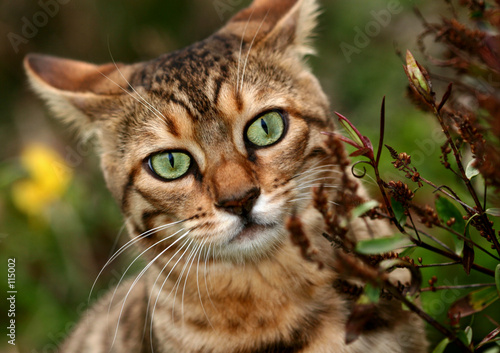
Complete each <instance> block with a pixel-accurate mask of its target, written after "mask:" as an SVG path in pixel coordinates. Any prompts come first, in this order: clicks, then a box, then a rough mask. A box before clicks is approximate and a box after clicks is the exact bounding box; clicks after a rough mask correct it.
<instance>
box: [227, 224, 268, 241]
mask: <svg viewBox="0 0 500 353" xmlns="http://www.w3.org/2000/svg"><path fill="white" fill-rule="evenodd" d="M268 228H270V227H269V226H265V225H261V224H257V223H254V222H248V223H247V224H245V225H244V226H243V230H242V231H241V232H240V233H238V234H237V235H236V237H234V239H233V241H235V240H236V241H245V240H253V239H255V238H256V237H258V235H259V233H262V232H263V231H265V230H266V229H268Z"/></svg>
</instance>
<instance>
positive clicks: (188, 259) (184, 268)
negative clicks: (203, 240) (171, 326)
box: [172, 245, 198, 324]
mask: <svg viewBox="0 0 500 353" xmlns="http://www.w3.org/2000/svg"><path fill="white" fill-rule="evenodd" d="M197 248H198V245H195V248H194V249H192V250H191V252H190V253H189V255H188V257H187V259H186V261H185V264H184V266H182V271H181V274H180V276H179V278H178V279H177V281H176V282H175V285H176V289H175V294H174V303H173V304H172V320H173V319H174V311H175V300H176V298H177V292H178V291H179V288H180V286H181V282H182V276H183V275H184V272H186V268H187V267H188V266H189V263H190V260H191V259H192V258H193V254H194V253H195V250H196V249H197ZM189 268H191V267H190V266H189ZM188 275H189V270H188V272H187V273H186V280H187V277H188ZM181 307H182V301H181ZM181 309H182V308H181ZM182 323H183V324H184V317H183V316H182Z"/></svg>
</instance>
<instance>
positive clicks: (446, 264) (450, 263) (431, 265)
mask: <svg viewBox="0 0 500 353" xmlns="http://www.w3.org/2000/svg"><path fill="white" fill-rule="evenodd" d="M461 264H462V263H461V262H459V261H453V262H442V263H439V264H428V265H415V266H417V267H420V268H426V267H441V266H452V265H461Z"/></svg>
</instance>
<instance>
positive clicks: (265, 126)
mask: <svg viewBox="0 0 500 353" xmlns="http://www.w3.org/2000/svg"><path fill="white" fill-rule="evenodd" d="M260 126H262V129H263V130H264V131H265V132H266V134H267V135H269V128H268V127H267V123H266V122H265V121H264V119H260Z"/></svg>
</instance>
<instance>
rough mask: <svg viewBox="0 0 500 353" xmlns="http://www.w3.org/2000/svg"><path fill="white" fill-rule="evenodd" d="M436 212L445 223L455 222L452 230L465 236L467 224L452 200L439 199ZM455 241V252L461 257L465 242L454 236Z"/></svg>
mask: <svg viewBox="0 0 500 353" xmlns="http://www.w3.org/2000/svg"><path fill="white" fill-rule="evenodd" d="M436 212H437V213H438V215H439V217H440V218H441V219H442V221H443V222H444V223H446V222H448V221H450V220H454V223H453V224H452V225H451V226H450V228H451V229H453V230H454V231H455V232H457V233H460V234H464V231H465V222H464V219H463V218H462V214H461V213H460V211H459V210H458V208H456V206H455V205H454V204H453V203H452V202H451V201H450V200H448V199H447V198H445V197H438V198H437V199H436ZM453 241H454V243H455V252H456V253H457V254H458V255H460V254H461V253H462V249H463V247H464V241H463V240H462V239H459V238H458V237H457V236H455V235H453Z"/></svg>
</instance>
